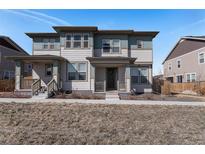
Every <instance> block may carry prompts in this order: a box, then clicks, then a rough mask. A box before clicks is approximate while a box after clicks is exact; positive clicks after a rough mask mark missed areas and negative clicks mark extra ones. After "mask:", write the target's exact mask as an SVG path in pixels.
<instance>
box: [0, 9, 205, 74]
mask: <svg viewBox="0 0 205 154" xmlns="http://www.w3.org/2000/svg"><path fill="white" fill-rule="evenodd" d="M56 25H71V26H83V25H85V26H86V25H87V26H98V27H99V29H134V30H136V31H160V33H159V35H158V36H157V37H156V38H155V39H154V48H153V50H154V66H153V67H154V74H158V73H159V71H160V70H162V65H161V63H162V61H163V60H164V58H165V57H166V56H167V54H168V53H169V52H170V50H171V49H172V48H173V46H174V45H175V43H176V42H177V41H178V39H179V38H180V37H182V36H187V35H205V28H204V27H205V10H0V35H8V36H9V37H11V38H12V39H13V40H14V41H16V42H17V43H18V44H19V45H20V46H22V47H23V48H24V49H25V50H26V51H28V52H29V53H31V51H32V42H31V39H30V38H29V37H27V36H26V35H25V34H24V33H25V32H53V29H52V27H51V26H56Z"/></svg>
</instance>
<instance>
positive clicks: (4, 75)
mask: <svg viewBox="0 0 205 154" xmlns="http://www.w3.org/2000/svg"><path fill="white" fill-rule="evenodd" d="M0 75H1V76H0V79H2V80H11V79H14V78H15V73H14V71H2V72H0Z"/></svg>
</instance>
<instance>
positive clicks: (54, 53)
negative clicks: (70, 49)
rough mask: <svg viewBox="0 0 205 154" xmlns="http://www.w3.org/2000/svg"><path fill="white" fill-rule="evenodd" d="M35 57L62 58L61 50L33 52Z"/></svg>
mask: <svg viewBox="0 0 205 154" xmlns="http://www.w3.org/2000/svg"><path fill="white" fill-rule="evenodd" d="M33 54H34V55H55V56H60V50H59V51H47V50H43V51H39V50H38V51H36V50H35V51H34V52H33Z"/></svg>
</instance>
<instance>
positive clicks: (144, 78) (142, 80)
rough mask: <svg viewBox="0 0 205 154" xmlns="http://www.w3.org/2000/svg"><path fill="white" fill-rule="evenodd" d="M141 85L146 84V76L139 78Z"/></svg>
mask: <svg viewBox="0 0 205 154" xmlns="http://www.w3.org/2000/svg"><path fill="white" fill-rule="evenodd" d="M141 83H142V84H147V83H148V77H147V76H141Z"/></svg>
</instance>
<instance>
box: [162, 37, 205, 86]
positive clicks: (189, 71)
mask: <svg viewBox="0 0 205 154" xmlns="http://www.w3.org/2000/svg"><path fill="white" fill-rule="evenodd" d="M163 65H164V78H165V79H167V80H170V81H171V82H176V83H182V82H194V81H205V36H188V37H182V38H181V39H180V40H179V41H178V42H177V44H176V45H175V46H174V48H173V49H172V50H171V52H170V53H169V54H168V56H167V57H166V58H165V60H164V62H163Z"/></svg>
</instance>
